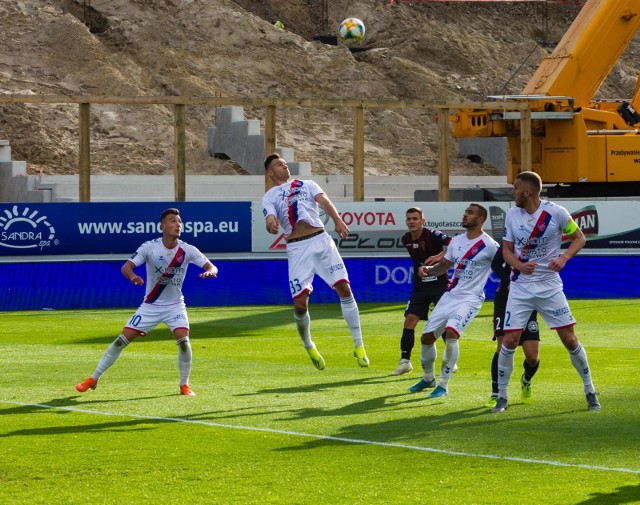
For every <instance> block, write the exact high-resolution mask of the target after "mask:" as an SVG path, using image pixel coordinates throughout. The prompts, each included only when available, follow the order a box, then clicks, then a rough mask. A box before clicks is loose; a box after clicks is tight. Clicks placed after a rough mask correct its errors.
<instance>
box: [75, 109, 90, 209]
mask: <svg viewBox="0 0 640 505" xmlns="http://www.w3.org/2000/svg"><path fill="white" fill-rule="evenodd" d="M89 116H90V105H89V104H88V103H81V104H80V110H79V121H80V149H79V151H80V153H79V167H78V169H79V173H80V178H79V181H78V187H79V195H78V199H79V200H80V201H81V202H90V201H91V154H90V153H91V140H90V137H91V134H90V129H89Z"/></svg>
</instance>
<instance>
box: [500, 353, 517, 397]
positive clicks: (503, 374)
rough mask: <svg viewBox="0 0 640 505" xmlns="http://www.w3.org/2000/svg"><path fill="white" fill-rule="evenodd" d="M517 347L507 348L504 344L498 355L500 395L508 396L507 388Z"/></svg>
mask: <svg viewBox="0 0 640 505" xmlns="http://www.w3.org/2000/svg"><path fill="white" fill-rule="evenodd" d="M515 353H516V350H515V349H507V348H506V347H505V346H504V345H503V346H502V347H501V348H500V356H498V396H500V398H507V388H508V387H509V381H510V380H511V374H512V373H513V356H514V355H515Z"/></svg>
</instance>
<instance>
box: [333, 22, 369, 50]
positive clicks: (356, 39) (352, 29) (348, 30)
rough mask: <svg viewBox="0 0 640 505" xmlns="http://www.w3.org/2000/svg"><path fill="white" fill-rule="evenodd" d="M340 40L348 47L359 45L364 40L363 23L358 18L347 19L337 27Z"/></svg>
mask: <svg viewBox="0 0 640 505" xmlns="http://www.w3.org/2000/svg"><path fill="white" fill-rule="evenodd" d="M338 35H340V40H342V42H344V43H345V44H346V45H348V46H353V45H354V44H359V43H360V42H362V39H363V38H364V23H363V22H362V21H360V20H359V19H358V18H347V19H345V20H344V21H343V22H342V23H340V26H339V27H338Z"/></svg>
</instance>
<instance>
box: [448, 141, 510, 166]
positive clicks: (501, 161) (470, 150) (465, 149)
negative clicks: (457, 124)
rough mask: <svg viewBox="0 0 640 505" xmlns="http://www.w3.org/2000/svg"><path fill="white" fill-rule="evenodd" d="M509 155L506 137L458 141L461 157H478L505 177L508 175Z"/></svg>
mask: <svg viewBox="0 0 640 505" xmlns="http://www.w3.org/2000/svg"><path fill="white" fill-rule="evenodd" d="M507 153H508V145H507V139H506V137H482V138H462V139H458V154H459V155H460V156H465V157H467V156H478V157H480V158H481V159H482V160H483V161H485V162H486V163H489V165H492V166H493V167H495V168H497V169H498V171H499V172H500V173H501V174H505V175H506V173H507Z"/></svg>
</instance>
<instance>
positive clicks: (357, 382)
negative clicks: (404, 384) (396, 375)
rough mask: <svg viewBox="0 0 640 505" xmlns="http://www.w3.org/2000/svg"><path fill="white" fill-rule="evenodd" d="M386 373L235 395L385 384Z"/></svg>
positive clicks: (308, 391)
mask: <svg viewBox="0 0 640 505" xmlns="http://www.w3.org/2000/svg"><path fill="white" fill-rule="evenodd" d="M388 377H389V376H388V375H380V376H377V377H375V376H374V377H359V378H357V379H353V380H347V381H331V382H317V383H314V384H299V385H296V386H291V387H283V388H264V389H258V390H256V391H255V392H253V393H241V394H237V395H235V396H258V395H264V394H275V395H278V394H297V393H314V392H317V391H328V390H331V389H341V388H343V387H349V386H363V385H368V384H386V383H387V382H389V381H388ZM384 379H387V380H384Z"/></svg>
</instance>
